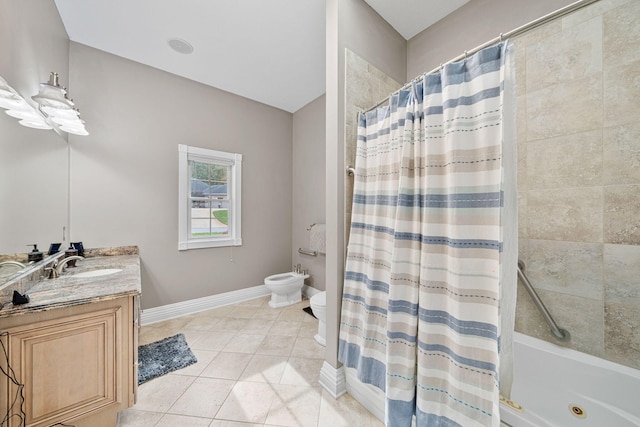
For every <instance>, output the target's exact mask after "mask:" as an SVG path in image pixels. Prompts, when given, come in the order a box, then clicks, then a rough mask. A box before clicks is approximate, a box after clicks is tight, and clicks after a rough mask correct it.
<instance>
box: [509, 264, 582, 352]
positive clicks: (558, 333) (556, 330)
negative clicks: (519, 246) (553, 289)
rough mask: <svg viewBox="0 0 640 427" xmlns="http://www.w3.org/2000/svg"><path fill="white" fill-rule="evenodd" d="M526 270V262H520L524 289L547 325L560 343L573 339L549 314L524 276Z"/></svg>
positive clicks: (519, 275)
mask: <svg viewBox="0 0 640 427" xmlns="http://www.w3.org/2000/svg"><path fill="white" fill-rule="evenodd" d="M524 269H525V265H524V262H523V261H521V260H518V277H519V278H520V281H521V282H522V284H523V285H524V288H525V289H526V290H527V292H529V295H530V296H531V299H533V303H534V304H535V305H536V307H538V310H540V313H541V314H542V317H544V320H545V321H546V322H547V325H549V329H551V333H552V334H553V336H554V337H556V338H557V339H558V340H559V341H569V340H570V339H571V334H570V333H569V331H567V330H566V329H563V328H561V327H559V326H558V324H557V323H556V322H555V320H553V317H551V313H549V310H547V307H545V305H544V303H543V302H542V300H541V299H540V297H539V296H538V293H537V292H536V290H535V289H534V288H533V285H531V282H530V281H529V278H528V277H527V276H526V274H524Z"/></svg>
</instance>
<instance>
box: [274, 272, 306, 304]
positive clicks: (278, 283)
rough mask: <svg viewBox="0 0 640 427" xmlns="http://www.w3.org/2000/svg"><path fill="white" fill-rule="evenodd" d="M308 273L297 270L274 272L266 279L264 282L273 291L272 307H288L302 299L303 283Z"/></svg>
mask: <svg viewBox="0 0 640 427" xmlns="http://www.w3.org/2000/svg"><path fill="white" fill-rule="evenodd" d="M307 277H309V275H308V274H299V273H295V272H290V273H281V274H274V275H273V276H269V277H267V278H266V279H264V284H265V286H266V287H267V288H269V290H270V291H271V301H269V306H270V307H272V308H279V307H286V306H288V305H291V304H296V303H299V302H300V301H301V300H302V285H304V279H306V278H307Z"/></svg>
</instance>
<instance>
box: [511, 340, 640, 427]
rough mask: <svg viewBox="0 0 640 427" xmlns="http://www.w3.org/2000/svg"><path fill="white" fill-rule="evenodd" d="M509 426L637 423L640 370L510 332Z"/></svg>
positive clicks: (639, 420) (581, 426) (577, 426)
mask: <svg viewBox="0 0 640 427" xmlns="http://www.w3.org/2000/svg"><path fill="white" fill-rule="evenodd" d="M514 369H515V375H514V382H513V389H512V392H511V401H513V402H515V403H516V404H519V405H520V406H521V407H522V410H521V411H517V410H514V409H512V408H511V407H510V406H509V405H508V404H504V403H503V404H502V405H501V407H500V418H501V419H502V421H503V423H504V425H507V426H513V427H559V426H562V427H574V426H575V427H603V426H612V427H613V426H615V427H637V426H640V371H639V370H636V369H632V368H628V367H626V366H622V365H618V364H616V363H612V362H609V361H606V360H603V359H599V358H597V357H593V356H590V355H588V354H584V353H580V352H577V351H574V350H570V349H567V348H564V347H559V346H557V345H554V344H550V343H548V342H546V341H542V340H539V339H536V338H532V337H529V336H527V335H523V334H519V333H515V334H514Z"/></svg>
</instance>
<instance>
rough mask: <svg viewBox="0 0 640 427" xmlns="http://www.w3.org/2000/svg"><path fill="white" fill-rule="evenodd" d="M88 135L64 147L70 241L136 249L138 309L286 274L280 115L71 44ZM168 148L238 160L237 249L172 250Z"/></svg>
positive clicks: (287, 200) (286, 152)
mask: <svg viewBox="0 0 640 427" xmlns="http://www.w3.org/2000/svg"><path fill="white" fill-rule="evenodd" d="M70 58H71V59H70V69H71V73H72V85H73V88H74V94H75V96H76V98H77V99H78V100H82V102H83V103H84V104H85V105H87V108H86V110H85V111H84V112H83V113H84V117H85V119H86V121H87V128H88V130H89V131H90V132H91V135H90V136H89V137H85V138H81V137H73V136H71V137H70V144H71V147H72V156H71V195H72V197H71V227H72V238H73V239H74V240H82V241H83V242H85V245H86V246H88V247H105V246H119V245H126V244H134V245H138V246H139V248H140V257H141V262H142V306H143V308H149V307H157V306H161V305H166V304H170V303H176V302H180V301H186V300H190V299H194V298H199V297H204V296H209V295H214V294H218V293H222V292H228V291H232V290H237V289H242V288H246V287H250V286H255V285H260V284H262V283H263V279H264V277H266V276H268V275H271V274H275V273H281V272H285V271H290V268H291V266H290V262H291V220H292V217H291V201H292V185H291V178H292V168H291V165H292V124H293V123H292V115H291V114H290V113H288V112H285V111H282V110H279V109H276V108H273V107H269V106H266V105H264V104H260V103H258V102H255V101H251V100H249V99H246V98H242V97H239V96H236V95H233V94H230V93H228V92H224V91H221V90H218V89H215V88H212V87H209V86H205V85H202V84H199V83H196V82H193V81H191V80H187V79H184V78H181V77H178V76H175V75H172V74H169V73H166V72H163V71H159V70H157V69H154V68H151V67H148V66H145V65H141V64H138V63H135V62H132V61H129V60H127V59H123V58H121V57H117V56H114V55H111V54H108V53H105V52H102V51H99V50H97V49H93V48H89V47H87V46H84V45H80V44H77V43H71V51H70ZM178 144H187V145H193V146H197V147H203V148H210V149H215V150H221V151H229V152H237V153H240V154H242V155H243V176H242V238H243V245H242V246H240V247H233V248H231V247H228V248H209V249H197V250H189V251H178V249H177V241H178V208H177V201H178Z"/></svg>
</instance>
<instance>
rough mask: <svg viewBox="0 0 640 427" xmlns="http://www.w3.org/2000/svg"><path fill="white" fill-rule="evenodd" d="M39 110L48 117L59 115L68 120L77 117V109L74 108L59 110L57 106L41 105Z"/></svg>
mask: <svg viewBox="0 0 640 427" xmlns="http://www.w3.org/2000/svg"><path fill="white" fill-rule="evenodd" d="M41 110H42V111H44V113H45V114H46V115H47V116H50V117H59V118H61V119H69V120H73V119H78V110H74V109H70V110H69V109H64V110H61V109H59V108H53V107H41Z"/></svg>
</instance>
